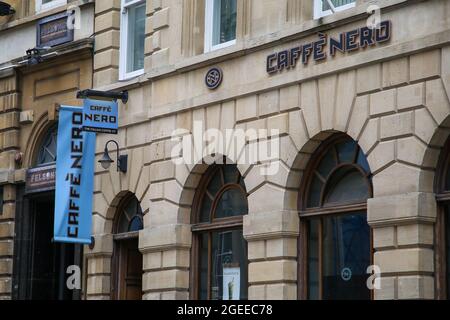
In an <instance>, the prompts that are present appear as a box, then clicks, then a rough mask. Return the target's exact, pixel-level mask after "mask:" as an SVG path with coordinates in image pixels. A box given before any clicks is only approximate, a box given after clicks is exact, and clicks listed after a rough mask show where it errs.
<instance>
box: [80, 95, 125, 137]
mask: <svg viewBox="0 0 450 320" xmlns="http://www.w3.org/2000/svg"><path fill="white" fill-rule="evenodd" d="M83 113H84V116H83V118H84V119H83V120H84V121H83V130H84V131H89V132H98V133H109V134H117V133H118V129H119V108H118V104H117V101H114V100H113V101H102V100H91V99H85V100H84V108H83Z"/></svg>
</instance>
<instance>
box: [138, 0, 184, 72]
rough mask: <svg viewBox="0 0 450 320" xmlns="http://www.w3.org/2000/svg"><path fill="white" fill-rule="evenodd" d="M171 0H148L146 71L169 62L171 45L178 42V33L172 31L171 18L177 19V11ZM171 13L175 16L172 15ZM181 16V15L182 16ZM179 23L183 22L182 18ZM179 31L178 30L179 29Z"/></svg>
mask: <svg viewBox="0 0 450 320" xmlns="http://www.w3.org/2000/svg"><path fill="white" fill-rule="evenodd" d="M170 4H172V2H171V1H162V0H147V21H146V28H145V31H146V32H145V33H146V41H145V71H146V72H148V71H150V70H151V69H152V68H158V67H163V66H167V65H168V64H169V47H170V45H171V44H173V43H178V42H179V39H178V36H179V35H177V34H171V33H170V31H171V30H170V28H169V25H170V19H173V20H176V18H177V16H176V15H177V14H178V13H177V11H176V10H175V9H174V8H173V7H172V8H171V7H170V6H169V5H170ZM170 14H172V15H173V16H172V17H171V16H170ZM180 18H181V16H180ZM177 23H180V24H181V23H182V22H181V20H179V21H177ZM177 31H178V30H177Z"/></svg>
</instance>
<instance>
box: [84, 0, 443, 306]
mask: <svg viewBox="0 0 450 320" xmlns="http://www.w3.org/2000/svg"><path fill="white" fill-rule="evenodd" d="M370 4H376V5H377V6H378V8H379V9H380V10H381V20H382V21H390V22H391V26H392V30H391V32H392V34H391V37H390V39H389V41H386V42H383V43H379V44H376V45H372V44H371V45H370V46H369V47H367V48H364V49H361V50H355V51H353V52H345V53H341V52H337V53H336V55H335V56H334V57H328V58H327V59H326V60H323V61H318V62H314V61H313V60H312V57H311V58H310V59H311V61H309V63H308V64H307V65H303V64H300V62H299V63H298V64H297V65H296V66H295V67H292V68H290V69H287V68H286V69H285V70H283V71H281V72H277V73H274V74H270V73H268V72H267V69H266V64H267V58H268V56H270V55H272V54H273V53H276V52H280V51H283V50H287V49H291V48H293V47H296V46H298V45H299V44H305V43H309V42H314V41H316V40H317V39H318V33H319V32H320V33H326V34H328V35H330V36H333V37H338V35H339V34H340V33H342V32H343V33H345V32H348V31H350V30H354V29H358V28H362V27H364V26H365V25H366V22H367V19H368V18H370V17H369V15H368V14H367V8H368V6H369V2H368V1H359V0H357V1H356V3H355V5H354V6H353V7H351V8H348V9H346V10H342V11H339V12H336V13H334V14H331V15H327V16H324V17H322V18H321V19H314V2H313V1H301V2H300V1H295V0H294V1H292V0H282V1H279V0H277V1H271V0H264V1H259V0H258V1H245V0H242V1H241V0H237V2H236V7H237V10H236V12H237V13H236V39H235V42H234V43H233V44H232V45H230V46H227V47H225V48H220V49H218V50H213V51H209V52H206V51H207V50H205V48H206V47H205V43H206V41H205V34H208V33H207V32H205V25H207V24H205V19H206V18H205V17H206V16H207V14H206V13H205V12H206V11H207V9H205V8H207V3H205V1H202V0H186V1H175V0H159V1H158V0H153V1H150V0H148V1H146V24H145V52H144V54H145V60H144V61H145V63H144V71H143V73H142V74H141V75H140V76H137V77H134V78H132V79H129V80H125V81H119V75H120V70H119V69H120V58H119V57H120V45H119V44H120V28H121V26H120V21H121V2H120V1H118V0H117V1H96V9H95V10H96V18H95V33H96V52H95V54H94V88H96V89H101V90H125V89H127V90H128V91H129V94H130V100H129V102H128V103H127V104H126V105H121V106H120V132H119V135H118V136H117V140H118V142H119V145H120V148H121V150H120V151H121V152H123V153H127V154H128V157H129V160H130V165H129V169H128V172H127V173H126V174H122V173H117V172H116V171H115V170H111V171H104V170H99V171H98V172H97V173H96V179H95V181H96V183H95V196H94V212H93V217H94V218H93V219H94V228H93V233H94V236H95V247H94V249H92V250H88V249H86V248H85V249H86V250H85V256H86V258H87V260H88V267H87V269H86V270H85V271H86V272H87V280H86V281H87V287H86V288H87V291H86V293H87V297H88V298H89V299H109V298H110V291H111V290H112V287H111V286H112V285H113V283H114V282H113V281H112V277H113V276H114V270H113V269H111V261H112V260H114V248H115V243H116V242H115V236H114V235H113V232H112V230H113V229H114V227H113V225H114V219H115V218H114V217H115V215H116V212H117V208H118V207H120V202H121V199H122V197H123V196H124V195H126V194H128V193H130V192H131V193H133V194H135V196H136V198H137V199H138V200H139V201H140V204H141V207H142V212H143V230H141V231H140V232H139V250H140V252H141V253H142V255H143V279H142V290H143V299H189V298H193V299H195V298H198V297H199V296H198V291H199V289H198V286H200V285H199V281H201V280H198V275H196V274H195V273H196V271H195V270H197V272H199V271H198V269H199V268H200V267H199V263H200V262H199V261H198V260H196V258H195V254H194V253H193V252H195V251H196V250H198V249H196V246H198V245H199V244H198V241H195V231H194V230H195V226H193V224H194V223H195V220H196V218H195V214H196V213H195V210H197V209H196V204H195V203H196V197H198V193H199V192H203V191H201V190H203V189H202V187H201V185H202V183H201V181H202V179H203V178H204V176H205V174H206V173H207V172H208V166H207V165H205V164H200V163H199V164H184V165H183V164H182V165H176V164H174V162H173V161H172V160H173V157H174V154H173V152H172V150H173V146H174V144H176V142H175V141H174V140H172V134H173V132H174V130H175V129H186V130H187V131H188V132H192V131H193V130H194V129H193V126H194V123H195V122H196V121H200V122H201V123H203V124H204V126H203V129H204V130H206V129H209V128H218V129H221V130H225V129H233V128H234V129H236V128H243V129H249V128H254V129H269V130H270V129H278V130H279V131H280V132H279V139H280V156H279V158H278V160H274V161H276V162H278V164H279V167H280V170H279V171H278V173H277V174H276V175H270V176H269V175H264V174H261V171H260V170H259V169H260V166H262V165H264V163H263V164H251V165H250V164H238V166H237V167H238V170H239V172H240V174H241V175H242V177H243V180H244V182H245V188H246V193H247V200H248V214H247V215H245V216H244V217H243V220H242V230H243V235H244V237H245V239H246V243H247V250H248V252H247V254H248V269H247V270H248V298H249V299H297V298H307V297H308V293H307V290H308V289H307V288H306V289H305V287H307V286H308V284H307V283H308V280H306V279H307V277H308V274H307V272H306V269H305V268H303V267H302V265H303V264H304V263H305V261H303V260H304V259H308V258H307V255H308V253H307V252H308V250H309V249H307V248H306V247H305V243H304V241H305V233H306V231H305V229H304V227H302V220H303V219H304V220H305V221H306V220H307V218H306V217H305V218H303V219H302V213H301V212H302V210H301V208H302V207H303V205H304V204H302V203H301V202H302V201H301V199H302V197H301V196H299V195H300V193H301V190H302V188H304V187H302V184H304V183H306V181H307V180H308V178H306V177H307V176H308V175H309V174H308V172H307V168H308V167H309V166H311V163H310V159H314V154H315V153H316V152H319V151H318V150H320V148H321V145H323V144H324V143H326V142H327V141H328V140H329V139H330V138H331V139H332V137H333V136H334V135H336V134H338V133H342V134H345V135H346V137H347V138H348V139H352V140H353V141H354V142H356V143H357V144H358V146H359V147H360V149H361V150H362V151H363V153H364V155H365V157H366V159H367V162H368V165H369V167H370V175H371V177H370V181H371V182H370V183H371V191H370V193H371V194H370V195H369V196H368V198H369V199H368V200H367V201H366V202H365V203H363V204H362V205H360V206H359V207H358V210H363V211H365V210H366V212H367V223H368V225H369V226H370V230H371V241H370V260H371V261H372V262H373V264H374V265H376V266H378V267H379V268H380V271H381V289H378V290H374V291H373V293H372V295H371V297H373V298H374V299H412V298H419V299H433V298H444V297H446V294H445V290H444V287H443V284H444V283H445V278H446V276H445V271H444V270H445V266H444V265H445V261H443V260H441V259H442V256H441V255H440V254H437V251H438V248H441V249H442V246H444V247H445V240H442V239H441V240H439V238H438V237H436V234H437V232H436V226H437V225H439V223H437V220H440V219H439V218H438V217H439V215H438V212H440V211H438V205H437V201H436V196H435V194H436V192H437V191H436V189H435V180H436V179H437V177H438V176H439V175H436V168H437V165H438V159H439V157H440V155H441V153H442V150H443V147H444V145H445V141H446V139H447V137H448V129H447V122H448V116H449V114H450V109H449V108H450V105H449V98H448V97H449V90H450V89H449V88H450V82H449V81H450V76H449V75H450V69H449V67H448V65H449V62H450V61H449V60H450V56H449V54H450V49H449V47H448V41H449V39H448V34H449V32H448V29H449V27H450V24H449V23H450V21H449V18H448V17H449V16H450V12H449V11H450V3H449V2H448V1H439V0H436V1H402V0H393V1H371V2H370ZM212 67H219V68H221V70H222V71H223V83H222V84H221V86H220V87H219V88H217V89H215V90H210V89H208V87H207V86H206V85H205V75H206V74H207V72H208V71H209V70H210V69H211V68H212ZM109 138H110V137H109V136H99V137H98V143H97V151H98V156H100V155H101V154H102V150H103V146H104V144H105V142H106V140H107V139H109ZM266 138H270V137H260V140H258V141H254V140H253V141H252V140H250V141H248V143H247V145H246V148H251V145H252V144H254V143H262V142H261V141H264V139H266ZM175 156H176V155H175ZM299 198H300V200H299ZM331 211H332V210H331ZM335 211H336V210H335ZM337 211H338V210H337ZM299 212H300V216H299ZM307 212H308V210H306V213H307ZM439 241H441V242H439ZM442 241H444V243H442ZM305 251H306V252H305ZM444 251H445V249H444V250H443V252H444ZM200 290H202V289H200ZM208 290H209V289H208ZM324 290H325V289H323V288H322V289H321V291H324ZM196 292H197V293H196ZM213 294H215V293H214V292H213V293H210V294H209V295H208V297H209V298H211V297H213V296H212V295H213ZM323 294H324V293H323V292H322V296H323ZM200 297H201V296H200Z"/></svg>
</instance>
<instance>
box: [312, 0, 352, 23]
mask: <svg viewBox="0 0 450 320" xmlns="http://www.w3.org/2000/svg"><path fill="white" fill-rule="evenodd" d="M323 1H326V0H314V19H315V20H316V19H320V18H323V17H326V16H329V15H331V14H333V11H331V10H325V11H323V10H322V3H323ZM355 6H356V0H355V1H354V2H352V3H349V4H345V5H343V6H339V7H335V10H336V12H339V11H344V10H347V9H350V8H354V7H355Z"/></svg>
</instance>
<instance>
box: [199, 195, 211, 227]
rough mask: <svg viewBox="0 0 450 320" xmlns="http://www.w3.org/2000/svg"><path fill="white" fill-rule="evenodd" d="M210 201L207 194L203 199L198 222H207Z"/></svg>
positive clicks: (208, 219)
mask: <svg viewBox="0 0 450 320" xmlns="http://www.w3.org/2000/svg"><path fill="white" fill-rule="evenodd" d="M211 205H212V200H211V199H210V198H209V197H208V195H207V194H205V195H204V197H203V203H202V210H201V212H200V222H209V221H210V214H211Z"/></svg>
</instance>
